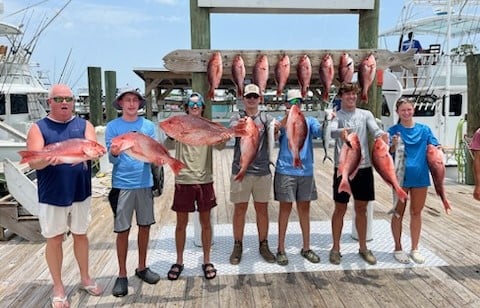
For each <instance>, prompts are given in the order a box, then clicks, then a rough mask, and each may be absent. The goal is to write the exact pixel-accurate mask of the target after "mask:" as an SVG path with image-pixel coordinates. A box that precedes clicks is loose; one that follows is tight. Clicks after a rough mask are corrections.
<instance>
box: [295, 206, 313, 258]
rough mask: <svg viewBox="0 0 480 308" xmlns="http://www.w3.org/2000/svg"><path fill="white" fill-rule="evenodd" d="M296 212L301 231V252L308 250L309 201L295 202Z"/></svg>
mask: <svg viewBox="0 0 480 308" xmlns="http://www.w3.org/2000/svg"><path fill="white" fill-rule="evenodd" d="M297 212H298V218H299V220H300V228H301V229H302V238H303V250H304V251H307V250H309V249H310V201H297Z"/></svg>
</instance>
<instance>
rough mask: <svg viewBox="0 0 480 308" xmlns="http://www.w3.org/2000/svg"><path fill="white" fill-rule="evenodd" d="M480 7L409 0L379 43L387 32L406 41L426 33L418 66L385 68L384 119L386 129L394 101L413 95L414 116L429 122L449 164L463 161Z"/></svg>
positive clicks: (479, 3)
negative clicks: (469, 62)
mask: <svg viewBox="0 0 480 308" xmlns="http://www.w3.org/2000/svg"><path fill="white" fill-rule="evenodd" d="M479 9H480V1H475V0H469V1H465V0H462V1H459V0H436V1H431V0H429V1H427V0H414V1H406V4H405V5H404V7H403V10H402V14H401V17H400V19H399V22H398V24H397V25H396V26H395V27H394V28H392V29H388V30H386V31H383V32H381V34H380V42H385V41H386V40H387V38H389V37H390V38H391V37H394V38H399V39H400V42H402V41H403V40H405V39H406V37H407V34H408V33H410V32H413V33H414V35H415V38H417V39H419V38H422V39H421V41H422V47H423V48H422V50H418V51H417V53H416V54H415V56H414V61H415V66H416V68H415V70H406V69H403V68H401V67H392V68H389V69H388V70H386V71H385V72H384V80H383V86H382V90H383V104H382V115H381V121H382V123H383V124H384V127H385V129H388V128H389V127H390V126H392V125H394V124H395V123H397V121H398V115H397V114H396V112H395V102H396V101H397V100H398V99H399V98H400V97H406V98H411V99H413V100H414V102H415V115H414V117H415V119H416V121H418V122H421V123H424V124H427V125H429V126H430V128H431V129H432V131H433V133H434V134H435V136H437V138H438V139H439V141H440V143H441V144H442V146H443V148H444V149H445V151H446V158H445V161H446V164H447V166H459V167H463V166H464V164H465V161H464V160H465V151H464V143H463V135H464V134H465V132H466V125H464V124H465V121H466V115H467V106H468V102H467V74H466V63H465V62H464V59H465V56H467V55H469V54H474V53H476V52H477V51H478V50H477V47H476V45H475V44H476V43H475V42H477V41H478V34H479V33H480V11H479ZM398 46H401V43H400V44H399V45H398ZM399 49H400V48H399ZM460 169H461V168H459V170H460Z"/></svg>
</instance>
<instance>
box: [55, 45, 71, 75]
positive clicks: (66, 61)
mask: <svg viewBox="0 0 480 308" xmlns="http://www.w3.org/2000/svg"><path fill="white" fill-rule="evenodd" d="M71 55H72V48H70V50H69V51H68V56H67V60H65V64H64V65H63V68H62V72H61V73H60V77H58V83H60V81H61V80H62V78H63V74H65V70H66V68H67V64H68V61H69V60H70V56H71Z"/></svg>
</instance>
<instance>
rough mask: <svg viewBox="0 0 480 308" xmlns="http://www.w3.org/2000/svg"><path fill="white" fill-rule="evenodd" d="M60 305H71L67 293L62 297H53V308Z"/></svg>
mask: <svg viewBox="0 0 480 308" xmlns="http://www.w3.org/2000/svg"><path fill="white" fill-rule="evenodd" d="M58 307H69V302H68V298H67V296H66V295H65V296H64V297H60V296H54V297H52V308H58Z"/></svg>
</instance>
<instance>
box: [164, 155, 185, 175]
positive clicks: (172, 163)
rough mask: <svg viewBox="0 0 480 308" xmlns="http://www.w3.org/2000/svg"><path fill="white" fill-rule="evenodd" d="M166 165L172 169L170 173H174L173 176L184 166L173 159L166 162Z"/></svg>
mask: <svg viewBox="0 0 480 308" xmlns="http://www.w3.org/2000/svg"><path fill="white" fill-rule="evenodd" d="M168 165H169V166H170V168H172V171H173V173H175V175H177V174H178V173H179V172H180V170H181V169H182V168H184V167H185V165H184V164H183V163H182V162H181V161H179V160H177V159H175V158H172V159H171V160H170V161H169V162H168Z"/></svg>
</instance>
